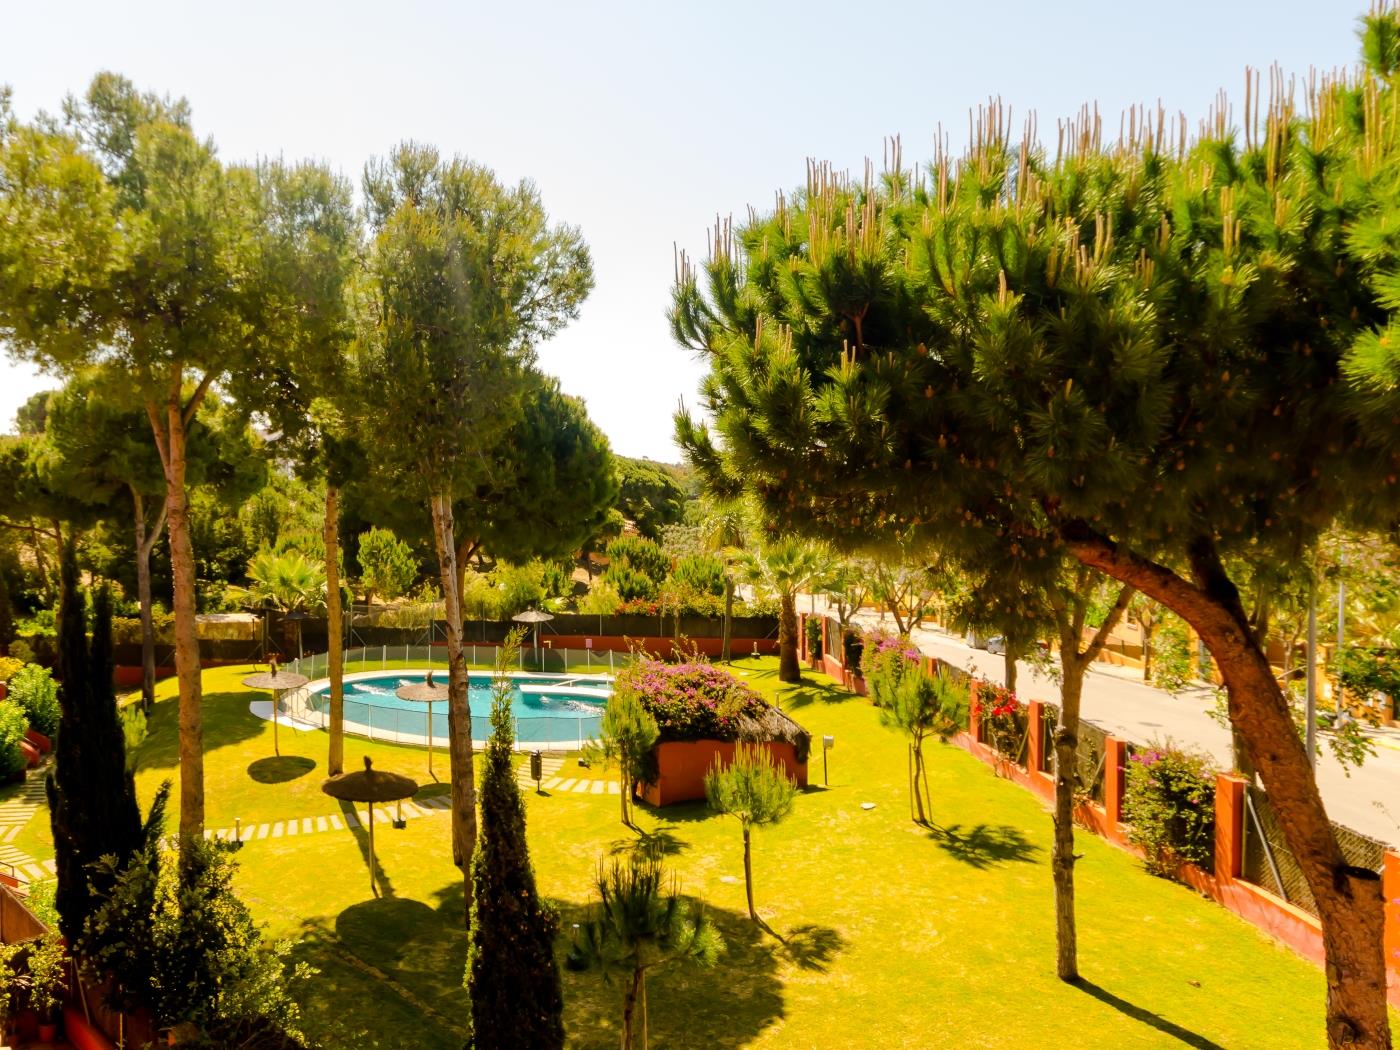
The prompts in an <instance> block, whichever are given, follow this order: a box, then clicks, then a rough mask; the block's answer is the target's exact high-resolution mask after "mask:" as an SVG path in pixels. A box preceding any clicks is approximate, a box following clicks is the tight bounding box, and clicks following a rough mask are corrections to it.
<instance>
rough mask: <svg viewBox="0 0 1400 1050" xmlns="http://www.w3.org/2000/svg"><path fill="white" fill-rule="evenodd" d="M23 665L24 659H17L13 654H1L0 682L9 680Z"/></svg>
mask: <svg viewBox="0 0 1400 1050" xmlns="http://www.w3.org/2000/svg"><path fill="white" fill-rule="evenodd" d="M23 666H24V661H23V660H16V659H15V658H14V657H13V656H0V682H8V681H9V680H10V679H11V678H13V677H14V676H15V672H16V671H18V670H19V669H20V668H21V667H23Z"/></svg>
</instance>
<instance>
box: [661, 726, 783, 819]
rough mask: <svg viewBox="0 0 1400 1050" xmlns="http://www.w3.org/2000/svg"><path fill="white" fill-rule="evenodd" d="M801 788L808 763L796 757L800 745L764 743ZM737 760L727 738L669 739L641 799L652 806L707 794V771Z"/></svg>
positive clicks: (662, 747)
mask: <svg viewBox="0 0 1400 1050" xmlns="http://www.w3.org/2000/svg"><path fill="white" fill-rule="evenodd" d="M761 746H762V747H765V748H767V749H768V751H769V752H770V753H771V754H772V756H773V759H774V761H775V762H776V763H777V764H778V765H780V766H782V768H783V770H784V771H785V772H786V773H787V775H788V776H790V777H792V778H793V779H794V780H796V781H797V786H798V787H799V788H805V787H806V786H807V763H806V762H799V761H798V760H797V749H796V748H795V747H794V746H793V745H792V744H789V743H787V742H786V741H772V742H769V743H765V744H762V745H761ZM717 758H718V759H719V761H720V762H721V763H722V764H728V763H729V762H732V761H733V760H734V744H733V742H731V741H725V740H670V741H667V742H666V743H664V744H658V745H657V747H656V764H657V769H658V774H657V778H656V782H655V783H654V784H643V785H642V791H641V795H642V800H643V801H644V802H646V803H647V804H649V805H652V806H669V805H670V804H671V803H673V802H689V801H691V800H693V799H699V798H704V797H705V774H706V773H708V772H709V771H710V770H711V769H713V768H714V764H715V760H716V759H717Z"/></svg>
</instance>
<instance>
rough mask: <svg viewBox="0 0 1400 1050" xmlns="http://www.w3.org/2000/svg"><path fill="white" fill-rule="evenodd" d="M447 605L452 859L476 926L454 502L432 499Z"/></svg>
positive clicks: (472, 783)
mask: <svg viewBox="0 0 1400 1050" xmlns="http://www.w3.org/2000/svg"><path fill="white" fill-rule="evenodd" d="M430 502H431V506H432V513H433V540H434V543H435V544H436V546H437V555H438V568H439V576H440V578H441V580H442V601H443V608H444V612H445V614H446V617H447V738H448V740H447V744H448V755H449V757H450V759H451V767H452V860H453V863H455V864H456V865H457V867H458V868H460V869H461V870H462V877H463V883H464V885H465V886H466V902H465V903H466V921H467V923H468V925H470V923H471V910H472V880H471V857H472V852H473V851H474V850H475V849H476V771H475V769H474V768H473V766H472V716H471V708H470V707H469V705H468V703H467V662H466V656H465V654H464V652H463V649H462V602H461V593H460V592H459V591H458V590H457V579H458V576H457V548H456V546H455V545H454V544H453V542H452V527H453V524H452V499H451V497H450V496H448V495H446V494H445V493H438V494H437V495H435V496H433V497H432V499H431V501H430Z"/></svg>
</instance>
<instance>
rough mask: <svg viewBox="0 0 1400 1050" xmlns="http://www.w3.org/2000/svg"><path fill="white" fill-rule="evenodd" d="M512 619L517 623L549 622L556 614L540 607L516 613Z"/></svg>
mask: <svg viewBox="0 0 1400 1050" xmlns="http://www.w3.org/2000/svg"><path fill="white" fill-rule="evenodd" d="M511 619H512V620H514V621H515V622H516V623H548V622H549V621H550V620H552V619H554V616H553V614H552V613H547V612H540V610H538V609H526V610H525V611H524V612H523V613H516V614H515V615H514V616H512V617H511Z"/></svg>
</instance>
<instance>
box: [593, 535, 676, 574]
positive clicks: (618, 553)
mask: <svg viewBox="0 0 1400 1050" xmlns="http://www.w3.org/2000/svg"><path fill="white" fill-rule="evenodd" d="M606 553H607V556H608V568H609V569H612V568H614V567H616V566H619V565H625V566H627V568H629V569H631V570H633V571H634V572H639V573H641V574H642V575H644V576H647V577H650V579H651V581H652V582H653V583H660V582H661V581H662V580H664V579H665V578H666V574H667V573H668V572H669V571H670V569H671V560H670V559H669V558H667V557H666V552H665V551H663V550H662V549H661V548H660V547H659V546H657V545H656V544H655V543H652V542H651V540H645V539H642V538H641V537H640V536H623V537H621V538H620V539H615V540H613V541H612V542H611V543H609V544H608V549H607V551H606Z"/></svg>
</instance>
